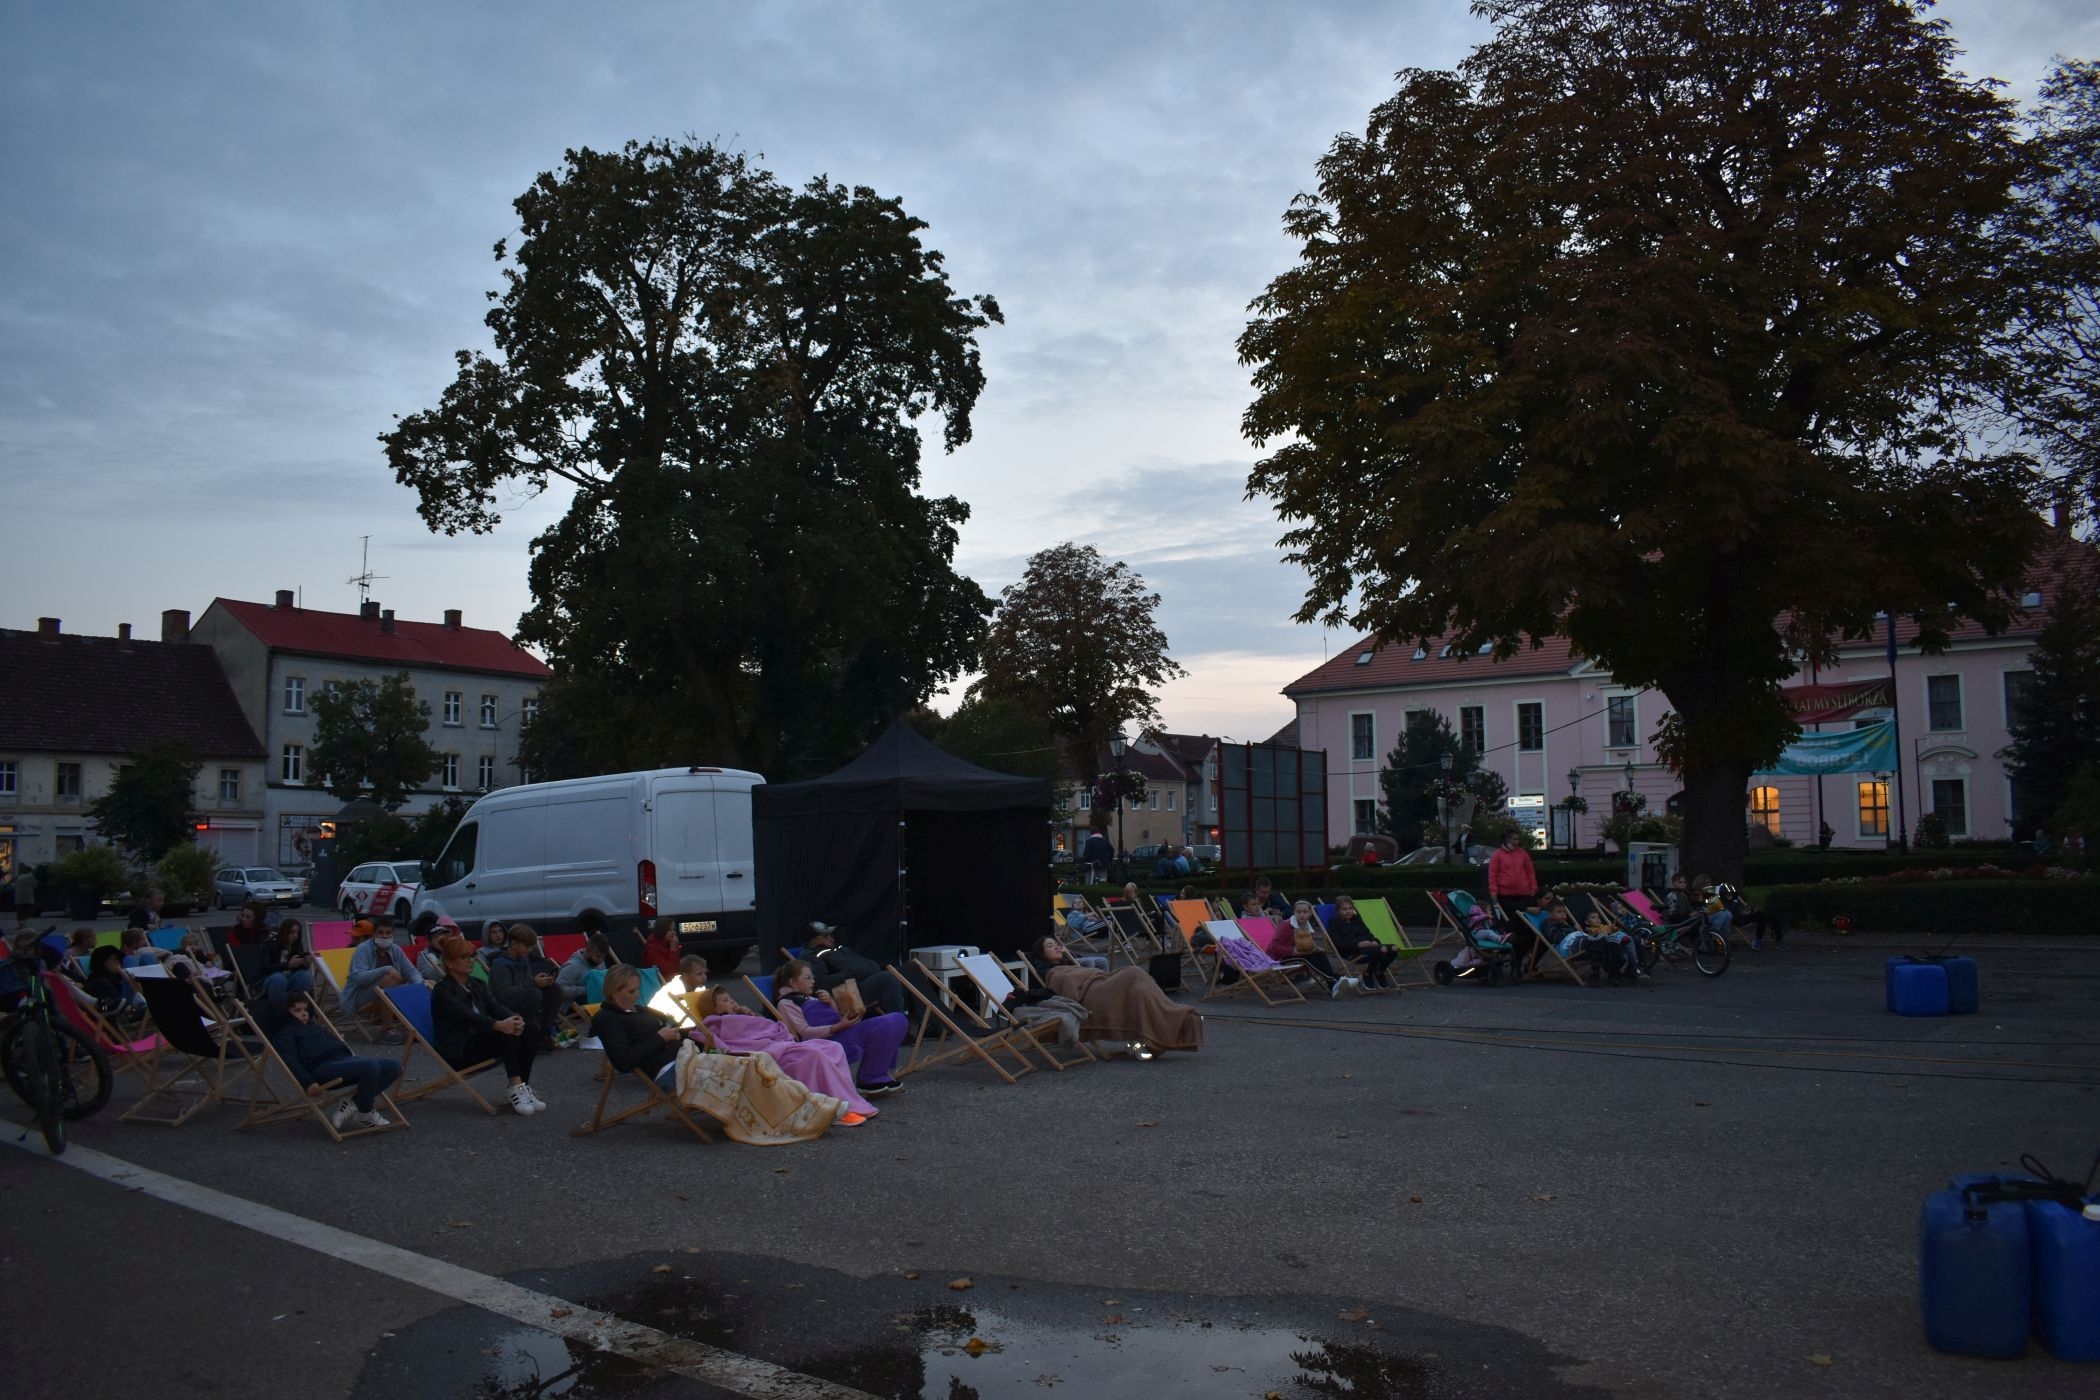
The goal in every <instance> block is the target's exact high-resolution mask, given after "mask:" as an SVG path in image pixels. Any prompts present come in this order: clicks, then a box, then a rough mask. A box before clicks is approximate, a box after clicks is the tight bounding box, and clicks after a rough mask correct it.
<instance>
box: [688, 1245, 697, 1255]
mask: <svg viewBox="0 0 2100 1400" xmlns="http://www.w3.org/2000/svg"><path fill="white" fill-rule="evenodd" d="M685 1252H686V1253H687V1254H698V1253H699V1252H700V1246H699V1245H697V1244H689V1245H687V1246H686V1247H685Z"/></svg>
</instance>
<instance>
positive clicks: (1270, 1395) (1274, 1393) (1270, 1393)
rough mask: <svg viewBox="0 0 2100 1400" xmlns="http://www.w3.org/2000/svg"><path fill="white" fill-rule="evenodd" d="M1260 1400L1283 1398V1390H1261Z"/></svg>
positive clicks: (1279, 1399)
mask: <svg viewBox="0 0 2100 1400" xmlns="http://www.w3.org/2000/svg"><path fill="white" fill-rule="evenodd" d="M1261 1400H1283V1392H1282V1391H1280V1390H1265V1391H1263V1392H1262V1395H1261Z"/></svg>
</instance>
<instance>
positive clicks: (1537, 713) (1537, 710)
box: [1517, 700, 1546, 753]
mask: <svg viewBox="0 0 2100 1400" xmlns="http://www.w3.org/2000/svg"><path fill="white" fill-rule="evenodd" d="M1517 747H1518V748H1520V749H1522V750H1523V751H1524V752H1525V753H1537V752H1538V751H1539V750H1540V749H1543V748H1545V747H1546V706H1545V704H1544V702H1542V701H1538V700H1526V701H1525V702H1524V703H1522V704H1521V705H1519V706H1517Z"/></svg>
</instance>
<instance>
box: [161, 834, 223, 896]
mask: <svg viewBox="0 0 2100 1400" xmlns="http://www.w3.org/2000/svg"><path fill="white" fill-rule="evenodd" d="M218 870H219V858H218V856H217V855H215V854H214V853H213V852H211V851H207V850H205V849H204V848H203V847H202V846H199V845H197V844H196V843H195V842H192V841H185V842H183V843H182V844H181V845H179V846H177V847H175V848H174V849H173V850H171V851H169V852H168V853H167V854H166V855H164V856H162V857H161V858H160V864H159V865H157V866H155V867H154V873H155V874H156V875H158V876H159V877H160V887H161V890H162V891H163V892H164V893H165V894H166V895H167V896H168V899H169V901H170V902H171V903H175V904H209V903H211V901H212V896H213V895H214V894H216V893H217V885H216V883H215V878H214V877H215V876H216V875H217V874H218Z"/></svg>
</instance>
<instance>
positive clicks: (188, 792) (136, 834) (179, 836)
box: [88, 739, 202, 864]
mask: <svg viewBox="0 0 2100 1400" xmlns="http://www.w3.org/2000/svg"><path fill="white" fill-rule="evenodd" d="M201 766H202V765H201V764H200V763H199V761H198V758H197V753H196V750H194V749H192V748H191V747H190V746H189V745H188V744H185V743H183V742H182V741H180V740H176V739H170V740H164V741H162V742H160V743H157V744H149V745H147V746H146V747H145V748H143V749H140V750H139V751H138V752H137V753H135V754H133V755H132V756H131V758H130V761H128V762H126V763H124V764H123V765H121V766H120V767H118V768H117V769H116V774H115V776H114V777H112V778H111V779H110V784H109V791H108V792H106V793H104V794H103V795H102V796H101V797H98V798H96V799H95V801H94V802H93V803H92V804H91V805H90V806H89V807H88V815H89V816H91V817H93V818H94V819H95V829H96V830H97V831H98V832H100V833H101V835H102V836H103V838H104V839H105V840H107V841H108V842H109V843H110V844H111V845H114V846H120V847H122V848H123V849H124V850H126V851H129V852H130V853H131V854H132V855H134V856H136V857H137V858H139V859H140V860H143V861H145V862H147V863H148V864H151V863H152V862H154V861H157V860H159V859H160V858H161V857H162V856H164V855H166V854H167V853H168V852H169V851H171V850H173V849H174V848H175V847H176V846H178V845H180V844H182V843H183V842H184V841H187V840H189V839H190V831H191V827H192V824H193V823H194V822H195V821H196V819H197V814H196V812H195V810H194V804H195V802H196V798H197V791H196V789H197V770H198V768H199V767H201Z"/></svg>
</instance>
